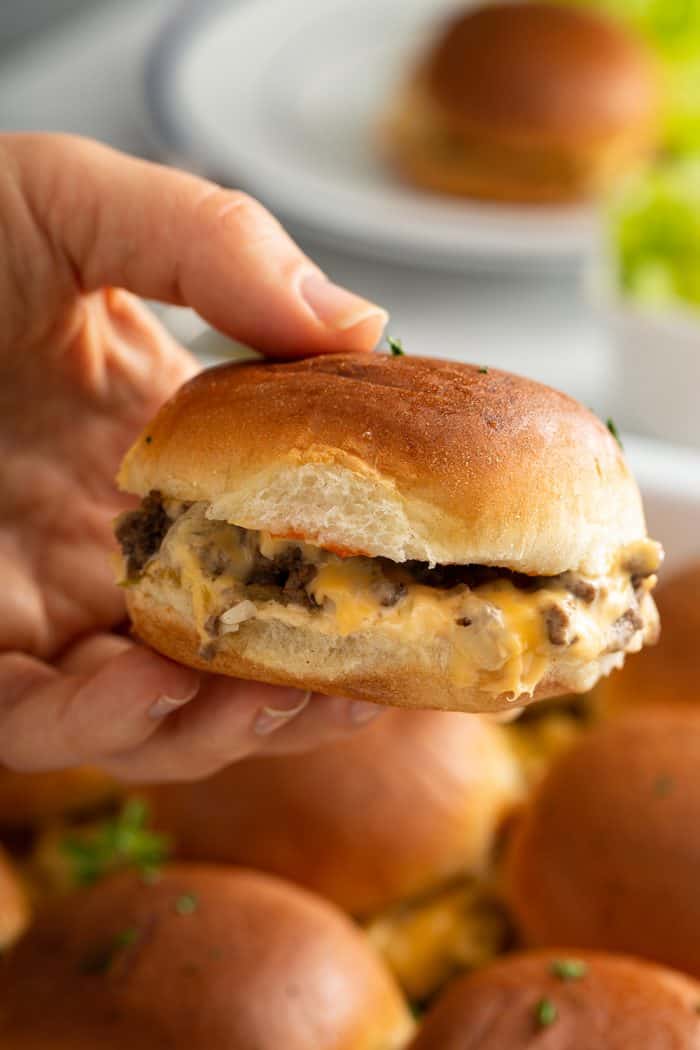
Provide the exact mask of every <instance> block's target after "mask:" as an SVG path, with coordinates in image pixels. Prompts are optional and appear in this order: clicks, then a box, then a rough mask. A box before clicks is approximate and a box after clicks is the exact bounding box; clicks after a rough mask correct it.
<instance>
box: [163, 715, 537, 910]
mask: <svg viewBox="0 0 700 1050" xmlns="http://www.w3.org/2000/svg"><path fill="white" fill-rule="evenodd" d="M331 784H332V790H329V789H328V786H329V785H331ZM147 797H148V800H149V804H150V809H151V817H152V821H153V824H154V826H155V827H157V828H158V829H159V830H161V831H165V832H167V833H168V835H169V837H170V838H171V840H172V842H173V843H174V846H175V849H176V851H177V854H178V856H180V857H184V858H187V859H188V860H198V861H218V862H219V863H224V864H241V865H244V866H246V867H251V868H257V869H261V870H263V871H269V872H272V873H274V874H277V875H281V876H283V877H284V878H288V879H291V880H293V881H294V882H298V883H301V884H302V885H303V886H307V887H308V888H309V889H312V890H315V891H316V892H317V893H319V894H321V895H322V896H324V897H327V898H329V899H330V900H332V901H334V902H335V903H336V904H338V905H339V906H340V907H341V908H344V909H345V910H346V911H349V912H351V913H352V914H353V915H356V916H359V917H367V916H370V915H375V914H376V913H377V912H379V911H382V910H383V909H385V908H388V907H389V906H390V905H393V904H397V903H399V902H401V901H404V900H407V899H410V898H413V897H417V896H420V895H422V894H425V893H426V892H428V891H429V890H431V889H432V888H435V887H436V886H440V885H442V884H444V883H445V882H447V881H449V880H452V879H454V878H455V877H458V876H465V875H472V876H475V875H482V874H483V873H484V872H485V871H486V870H487V868H488V865H489V861H490V857H491V852H492V849H493V845H494V840H495V838H496V835H497V834H498V831H499V828H500V827H501V824H502V823H503V821H504V819H505V818H506V816H507V815H508V814H509V813H510V812H511V811H512V809H513V807H514V806H515V805H516V803H517V802H518V801H519V800H520V797H521V784H520V778H519V771H518V768H517V764H516V761H515V759H514V757H513V755H512V753H511V751H510V748H509V744H508V739H507V737H506V735H505V733H504V732H503V730H502V729H501V728H500V727H499V726H495V725H491V724H490V723H488V722H486V721H484V720H482V719H478V718H471V719H470V718H467V719H465V718H462V717H461V716H460V715H458V714H453V713H449V712H441V711H410V712H408V711H391V712H388V713H387V714H386V716H385V717H384V718H382V719H379V720H378V721H377V722H375V723H373V724H371V725H370V726H368V728H367V729H366V730H365V731H364V732H363V733H362V734H361V735H360V736H351V737H348V738H343V739H341V740H337V741H334V742H332V743H329V744H326V745H324V746H323V747H319V748H317V749H316V750H315V751H312V752H310V753H309V754H303V755H273V756H267V757H266V756H263V757H260V758H253V759H248V760H247V761H243V762H237V763H236V764H235V765H232V766H230V767H229V768H228V769H225V770H223V771H222V772H221V773H218V774H217V775H216V776H213V777H210V778H209V779H207V780H203V781H199V782H197V783H193V784H164V785H162V786H158V787H149V788H148V789H147ZM261 828H264V829H265V833H264V834H260V829H261Z"/></svg>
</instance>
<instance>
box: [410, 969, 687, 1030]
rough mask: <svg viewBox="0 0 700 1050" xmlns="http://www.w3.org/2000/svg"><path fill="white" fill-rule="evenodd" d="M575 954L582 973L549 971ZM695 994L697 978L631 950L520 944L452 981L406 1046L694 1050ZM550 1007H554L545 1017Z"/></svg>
mask: <svg viewBox="0 0 700 1050" xmlns="http://www.w3.org/2000/svg"><path fill="white" fill-rule="evenodd" d="M574 958H575V959H576V960H577V961H579V962H582V963H583V964H584V967H585V973H584V975H583V976H582V977H581V978H580V979H578V980H568V981H567V980H563V979H562V978H561V977H559V976H557V975H556V973H554V972H553V968H555V967H558V964H561V963H562V961H564V960H570V959H574ZM698 1001H700V985H698V984H697V983H696V982H695V981H693V980H690V978H687V977H684V976H682V975H681V974H677V973H674V972H673V971H672V970H666V969H663V968H662V967H660V966H653V965H651V964H649V963H644V962H641V961H640V960H638V959H630V958H625V957H624V956H615V955H605V954H602V953H600V954H599V953H595V952H568V951H547V952H528V953H523V954H518V955H512V956H507V957H505V958H504V959H501V960H499V961H498V962H496V963H492V964H491V965H490V966H487V967H486V968H485V969H483V970H480V971H478V972H477V973H475V974H472V975H471V976H468V977H464V978H462V979H461V980H459V981H456V982H455V983H454V984H453V985H452V986H451V987H450V988H449V989H448V991H447V992H446V993H445V995H443V996H442V997H441V998H440V999H438V1001H437V1003H436V1005H435V1006H434V1007H433V1008H432V1010H431V1011H430V1012H429V1013H428V1015H427V1017H426V1019H425V1021H424V1023H423V1025H422V1026H421V1028H420V1030H419V1032H418V1035H417V1036H416V1038H415V1039H414V1041H413V1042H412V1043H411V1044H410V1050H438V1048H439V1050H594V1048H596V1050H672V1048H673V1050H697V1048H698V1047H700V1014H698ZM543 1003H544V1004H545V1005H544V1007H543V1005H542V1004H543ZM548 1006H551V1008H553V1013H554V1015H555V1016H553V1017H552V1019H551V1022H550V1023H549V1024H546V1023H542V1022H541V1021H540V1020H539V1017H541V1016H542V1013H541V1012H542V1010H543V1009H544V1011H545V1015H544V1016H545V1020H546V1016H547V1015H546V1010H547V1008H548ZM550 1016H551V1015H550Z"/></svg>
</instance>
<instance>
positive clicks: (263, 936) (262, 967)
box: [0, 866, 412, 1050]
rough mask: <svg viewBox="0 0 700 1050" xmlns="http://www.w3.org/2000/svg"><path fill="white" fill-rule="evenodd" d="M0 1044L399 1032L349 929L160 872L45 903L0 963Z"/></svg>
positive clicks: (321, 907)
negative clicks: (147, 880) (153, 878)
mask: <svg viewBox="0 0 700 1050" xmlns="http://www.w3.org/2000/svg"><path fill="white" fill-rule="evenodd" d="M0 1002H2V1010H0V1046H2V1048H3V1050H46V1048H48V1047H51V1050H97V1048H98V1047H99V1048H100V1050H122V1048H123V1047H128V1048H129V1050H161V1048H162V1050H169V1048H176V1047H177V1048H178V1050H179V1048H181V1050H229V1048H230V1050H248V1048H250V1050H252V1048H253V1047H254V1048H255V1050H282V1048H284V1050H378V1048H379V1047H381V1048H382V1050H398V1048H399V1047H403V1046H404V1045H405V1041H406V1039H407V1038H408V1037H409V1035H410V1033H411V1030H412V1024H411V1020H410V1017H409V1015H408V1011H407V1009H406V1006H405V1003H404V1001H403V999H402V997H401V995H400V993H399V991H398V989H397V987H396V985H395V984H394V982H393V980H392V978H391V977H390V976H389V974H388V973H387V971H386V970H385V969H384V967H383V965H382V963H381V961H380V960H379V959H378V958H377V957H376V955H375V954H374V953H373V952H372V951H371V949H370V947H369V945H368V944H367V942H366V940H365V939H364V937H363V936H362V934H361V932H360V931H359V930H358V929H356V928H355V927H354V926H353V925H352V924H351V923H350V922H349V921H348V920H346V919H345V918H344V917H343V916H342V915H340V914H339V913H338V912H336V911H335V910H334V909H333V908H331V906H330V905H328V904H326V903H324V902H323V901H321V900H318V899H317V898H315V897H313V896H312V895H311V894H308V893H305V892H303V891H302V890H299V889H297V888H295V887H293V886H289V885H287V884H285V883H284V882H281V881H279V880H277V879H271V878H269V877H268V876H264V875H259V874H256V873H254V872H247V871H242V870H236V869H228V870H224V869H216V868H206V867H194V866H193V867H186V866H173V867H170V868H167V869H165V870H164V871H163V872H162V874H161V876H160V878H159V879H158V880H157V881H156V882H155V883H153V884H149V885H147V884H146V883H145V882H144V880H143V879H142V878H141V877H140V876H138V875H136V874H134V873H128V874H123V875H120V876H117V877H115V878H113V879H111V880H110V881H108V882H105V883H101V884H99V885H97V886H95V887H93V888H91V889H90V890H87V891H85V893H84V894H82V895H81V897H80V900H79V901H77V902H76V899H75V898H64V899H63V900H61V901H60V902H57V903H56V904H54V905H53V906H52V907H50V908H48V909H45V910H44V911H43V912H42V914H41V915H40V916H39V918H38V919H37V921H36V923H35V924H34V926H33V927H32V929H31V930H30V932H29V933H28V934H27V936H26V937H25V938H24V939H23V940H22V941H21V942H20V944H19V945H18V947H17V948H16V949H15V950H14V951H13V952H12V953H11V954H10V955H9V956H8V957H7V959H3V960H2V961H1V962H0Z"/></svg>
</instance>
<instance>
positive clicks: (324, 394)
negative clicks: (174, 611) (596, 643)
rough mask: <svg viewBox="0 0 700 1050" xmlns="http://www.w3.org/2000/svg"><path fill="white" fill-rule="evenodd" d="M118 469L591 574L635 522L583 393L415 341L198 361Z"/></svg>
mask: <svg viewBox="0 0 700 1050" xmlns="http://www.w3.org/2000/svg"><path fill="white" fill-rule="evenodd" d="M119 483H120V485H121V487H122V488H123V489H125V490H127V491H129V492H133V493H136V494H138V495H141V496H145V495H146V494H147V493H148V492H149V491H151V490H153V489H155V490H159V491H161V492H162V493H163V494H164V495H165V496H167V497H170V498H174V499H179V500H184V501H198V500H204V501H208V502H210V503H212V504H213V507H212V515H213V516H214V517H217V518H221V519H224V520H227V521H229V522H232V523H234V524H236V525H241V526H243V527H245V528H248V529H262V530H265V531H268V532H270V533H272V534H274V535H279V536H287V537H302V538H304V539H305V540H308V541H309V542H311V543H315V544H317V545H320V546H328V547H331V548H336V549H337V548H341V549H343V550H349V551H352V552H355V553H364V554H368V555H370V556H384V557H387V558H391V559H392V560H394V561H399V562H400V561H405V560H407V559H418V560H420V561H427V562H430V563H433V564H435V563H459V564H485V565H496V566H502V567H504V568H508V569H513V570H516V571H521V572H525V573H529V574H534V575H547V576H548V575H556V574H558V573H561V572H564V571H566V570H569V569H572V570H577V571H581V572H587V573H591V574H597V573H603V572H606V571H608V569H609V567H610V565H611V562H612V560H613V558H614V556H615V553H616V551H617V550H618V549H619V548H620V547H622V546H623V545H626V544H628V543H632V542H634V541H636V540H639V539H642V538H643V537H644V536H645V534H646V529H645V523H644V516H643V512H642V507H641V501H640V496H639V492H638V489H637V486H636V484H635V482H634V479H633V478H632V476H631V474H630V472H629V469H628V468H627V465H626V463H625V460H624V458H623V456H622V453H621V451H620V448H619V446H618V444H617V443H616V441H615V440H614V438H613V437H612V436H611V434H610V433H609V432H608V430H607V429H606V427H605V426H604V425H603V424H602V423H601V422H600V421H599V420H598V419H597V418H596V417H595V416H594V415H593V414H592V413H591V412H589V411H587V410H586V409H585V408H583V406H582V405H580V404H578V403H577V402H576V401H574V400H572V399H571V398H569V397H567V396H566V395H565V394H561V393H559V392H558V391H556V390H553V389H551V388H550V387H546V386H543V385H541V384H539V383H535V382H533V381H532V380H529V379H524V378H522V377H520V376H515V375H511V374H509V373H507V372H502V371H499V370H497V369H491V368H489V369H484V368H479V367H477V366H476V365H467V364H461V363H457V362H447V361H440V360H434V359H427V358H418V357H410V356H401V357H390V356H387V355H383V354H335V355H330V356H323V357H316V358H310V359H307V360H302V361H296V362H292V363H287V364H262V363H250V364H249V363H246V364H238V365H224V366H222V367H219V368H214V369H211V370H208V371H206V372H202V373H201V374H199V375H198V376H195V378H194V379H192V380H191V381H190V382H189V383H187V384H186V385H185V386H184V387H183V388H182V389H181V390H180V391H179V392H178V393H177V394H176V395H175V397H174V398H172V400H170V401H169V402H168V403H167V404H166V405H165V406H164V407H163V408H162V409H161V411H160V412H159V414H158V415H157V417H156V418H155V420H154V421H153V423H152V424H151V425H150V426H149V427H148V428H147V429H146V430H145V431H144V433H143V434H142V435H141V437H140V439H139V440H138V441H137V443H136V444H135V445H134V447H133V448H132V449H131V451H130V452H129V454H128V455H127V457H126V459H125V461H124V464H123V466H122V469H121V471H120V474H119Z"/></svg>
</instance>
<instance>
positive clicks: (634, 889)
mask: <svg viewBox="0 0 700 1050" xmlns="http://www.w3.org/2000/svg"><path fill="white" fill-rule="evenodd" d="M699 759H700V714H698V712H697V711H695V710H693V708H691V707H689V706H686V707H675V708H672V709H666V708H652V707H649V708H646V709H645V710H643V711H642V710H640V711H634V712H630V713H628V714H627V715H626V716H625V717H620V718H616V719H614V720H611V721H610V722H607V723H603V724H602V725H600V726H598V727H597V728H595V729H594V730H592V731H590V732H589V733H586V734H584V735H583V736H582V737H581V738H580V739H579V741H578V742H577V743H576V745H575V746H574V747H572V748H571V749H570V750H569V751H567V752H566V753H565V754H563V755H562V756H561V757H560V758H559V759H558V761H557V762H555V764H554V765H553V766H552V768H551V769H550V771H549V773H548V774H547V776H546V777H545V779H544V780H543V781H542V783H541V784H540V786H539V788H538V790H537V791H536V792H535V793H534V796H533V798H532V799H531V801H530V804H529V805H528V806H527V808H526V810H525V812H524V814H523V816H522V819H521V820H520V821H519V823H518V825H517V826H516V828H515V832H514V834H513V835H512V837H511V839H510V841H509V846H508V853H507V857H506V864H505V874H504V889H505V892H506V895H507V898H508V901H509V904H510V908H511V911H512V913H513V914H514V917H515V919H516V921H517V924H518V926H519V928H520V931H521V934H522V935H523V937H524V938H525V940H526V941H527V943H529V944H536V945H556V944H575V945H580V946H586V947H589V948H602V949H606V950H609V951H621V952H629V953H630V954H633V955H642V956H645V957H647V958H650V959H655V960H656V961H658V962H662V963H665V964H667V965H668V966H674V967H677V968H678V969H679V970H683V971H685V972H687V973H693V974H695V975H696V976H700V908H698V904H697V889H698V871H700V830H699V829H698V813H700V780H699V779H698V761H699ZM640 1045H642V1044H640ZM643 1045H646V1044H643Z"/></svg>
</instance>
